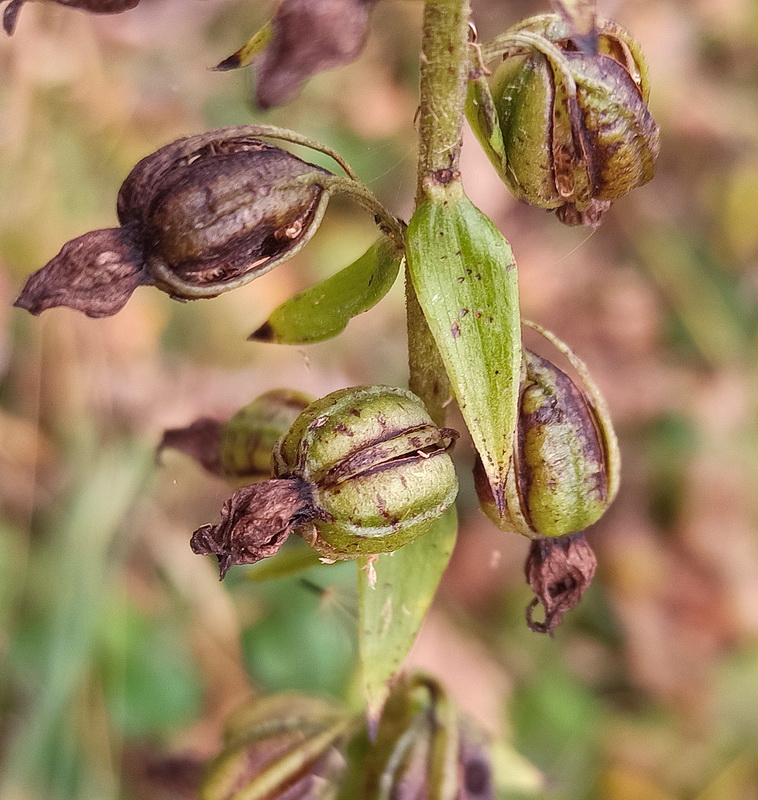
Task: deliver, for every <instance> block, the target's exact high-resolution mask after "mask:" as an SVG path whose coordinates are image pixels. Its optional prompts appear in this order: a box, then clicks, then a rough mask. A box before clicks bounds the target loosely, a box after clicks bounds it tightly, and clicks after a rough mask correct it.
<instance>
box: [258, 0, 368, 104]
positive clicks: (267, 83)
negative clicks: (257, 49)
mask: <svg viewBox="0 0 758 800" xmlns="http://www.w3.org/2000/svg"><path fill="white" fill-rule="evenodd" d="M375 1H376V0H283V2H282V4H281V5H280V6H279V8H278V10H277V12H276V16H275V17H274V19H273V20H272V27H273V35H272V38H271V42H270V44H269V45H268V47H267V48H266V49H265V51H264V52H263V54H262V55H261V57H260V60H259V62H258V66H257V71H258V86H257V91H256V99H257V101H258V105H260V106H261V108H270V107H271V106H277V105H281V104H282V103H286V102H287V101H289V100H291V99H292V98H293V97H294V96H295V95H296V94H297V92H298V91H299V89H300V87H301V85H302V84H303V82H304V81H305V80H307V79H308V78H309V77H310V76H311V75H315V74H316V73H318V72H324V71H325V70H327V69H332V68H333V67H338V66H340V65H342V64H349V63H350V62H351V61H353V60H354V59H355V58H357V56H358V54H359V53H360V51H361V50H362V49H363V45H364V43H365V41H366V36H367V33H368V20H369V14H370V11H371V8H372V6H373V5H374V3H375Z"/></svg>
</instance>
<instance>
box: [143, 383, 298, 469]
mask: <svg viewBox="0 0 758 800" xmlns="http://www.w3.org/2000/svg"><path fill="white" fill-rule="evenodd" d="M312 400H313V398H312V397H311V396H310V395H307V394H305V393H304V392H298V391H295V390H294V389H272V390H271V391H269V392H265V393H264V394H262V395H260V396H259V397H256V398H255V400H253V401H251V402H250V403H248V404H247V405H246V406H243V407H242V408H241V409H240V410H239V411H237V413H236V414H234V416H232V417H231V419H229V420H228V421H227V422H219V421H218V420H215V419H210V418H208V417H203V418H201V419H198V420H196V421H195V422H193V423H192V424H191V425H188V426H187V427H186V428H173V429H171V430H167V431H166V432H165V433H164V434H163V439H162V440H161V443H160V445H159V446H158V452H159V453H160V452H162V451H163V450H164V449H166V448H172V449H175V450H179V451H181V452H183V453H185V454H186V455H188V456H190V457H192V458H194V459H195V460H196V461H198V462H199V463H200V464H201V465H202V466H203V467H204V468H205V469H206V470H208V472H212V473H213V474H214V475H220V476H221V477H223V478H227V479H229V480H233V481H235V482H237V485H239V482H240V481H241V482H243V483H250V482H252V481H254V480H262V479H265V478H269V477H271V454H272V451H273V449H274V445H275V444H276V441H277V439H279V437H280V436H281V435H282V434H284V433H286V431H287V430H288V429H289V427H290V426H291V425H292V423H293V422H294V421H295V420H296V419H297V416H298V414H300V412H301V411H303V410H304V409H305V408H306V407H307V406H308V404H309V403H310V402H312Z"/></svg>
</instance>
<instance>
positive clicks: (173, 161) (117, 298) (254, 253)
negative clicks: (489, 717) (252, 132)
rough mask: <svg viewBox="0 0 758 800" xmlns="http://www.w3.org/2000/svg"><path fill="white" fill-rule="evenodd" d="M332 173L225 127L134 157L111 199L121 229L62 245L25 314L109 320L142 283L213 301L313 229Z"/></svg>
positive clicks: (28, 297) (27, 298)
mask: <svg viewBox="0 0 758 800" xmlns="http://www.w3.org/2000/svg"><path fill="white" fill-rule="evenodd" d="M330 176H331V173H330V172H328V171H327V170H324V169H322V168H320V167H317V166H315V165H313V164H309V163H308V162H306V161H302V160H301V159H299V158H297V157H296V156H294V155H292V154H291V153H289V152H287V151H286V150H282V149H281V148H279V147H275V146H274V145H271V144H267V143H266V142H263V141H261V140H260V139H256V138H254V137H252V136H249V135H244V134H243V133H240V130H239V129H236V128H229V129H225V130H219V131H213V132H211V133H207V134H201V135H198V136H191V137H188V138H187V139H180V140H178V141H176V142H174V143H172V144H170V145H167V146H166V147H163V148H161V149H160V150H158V151H156V152H155V153H153V154H152V155H150V156H148V157H147V158H144V159H143V160H142V161H140V162H139V163H138V164H137V165H136V166H135V167H134V169H133V170H132V171H131V173H130V174H129V176H128V177H127V179H126V180H125V181H124V184H123V186H122V187H121V190H120V192H119V196H118V216H119V220H120V222H121V227H120V228H111V229H108V230H103V231H93V232H91V233H87V234H84V235H83V236H80V237H79V238H78V239H75V240H73V241H72V242H69V243H68V244H66V245H65V246H64V247H63V249H62V250H61V252H60V253H59V254H58V255H57V256H56V257H55V258H53V259H52V260H51V261H50V262H49V263H48V264H47V265H46V266H44V267H43V268H42V269H40V270H39V271H38V272H36V273H34V274H33V275H32V276H31V277H30V278H29V280H28V281H27V283H26V286H25V287H24V289H23V291H22V292H21V295H20V296H19V298H18V300H16V303H15V304H16V305H17V306H20V307H21V308H25V309H27V310H28V311H30V312H31V313H32V314H39V313H40V312H42V311H44V310H45V309H47V308H51V307H54V306H60V305H64V306H68V307H70V308H74V309H77V310H79V311H83V312H84V313H85V314H87V315H88V316H93V317H100V316H108V315H111V314H115V313H116V312H117V311H119V310H120V309H121V308H122V307H123V306H124V304H125V303H126V301H127V300H128V299H129V297H130V295H131V293H132V292H133V291H134V289H135V288H136V287H137V286H139V285H141V284H155V285H157V286H158V287H159V288H160V289H163V290H164V291H166V292H168V293H169V294H171V296H172V297H174V298H176V299H183V300H190V299H194V298H199V297H215V296H216V295H218V294H220V293H222V292H225V291H228V290H229V289H233V288H236V287H238V286H242V285H244V284H245V283H248V282H249V281H251V280H253V279H254V278H257V277H258V276H260V275H262V274H264V273H265V272H268V271H269V270H270V269H272V268H273V267H275V266H276V265H277V264H279V263H281V262H282V261H284V260H286V259H287V258H290V257H291V256H292V255H294V254H295V253H296V252H297V251H298V250H299V249H300V248H301V247H302V246H303V245H304V244H305V243H306V242H307V241H308V240H309V239H310V238H311V236H312V235H313V234H314V233H315V231H316V229H317V227H318V224H319V222H320V220H321V216H322V215H323V212H324V210H325V207H326V202H327V201H328V192H326V191H324V184H325V181H326V180H327V179H328V178H329V177H330Z"/></svg>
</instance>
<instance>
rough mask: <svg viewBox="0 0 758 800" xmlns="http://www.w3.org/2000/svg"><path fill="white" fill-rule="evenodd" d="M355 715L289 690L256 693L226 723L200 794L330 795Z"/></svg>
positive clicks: (309, 799) (303, 798)
mask: <svg viewBox="0 0 758 800" xmlns="http://www.w3.org/2000/svg"><path fill="white" fill-rule="evenodd" d="M353 727H354V720H353V719H352V718H351V717H350V716H349V715H348V714H347V713H346V712H345V711H344V710H343V709H342V708H340V707H339V706H337V705H336V704H334V703H330V702H327V701H325V700H321V699H319V698H315V697H308V696H307V695H302V694H299V693H296V692H287V693H283V694H278V695H273V696H271V697H265V698H261V699H257V700H255V701H253V702H252V703H250V704H248V705H247V706H244V707H243V708H241V709H240V710H239V711H238V712H237V713H236V714H235V715H234V716H232V718H231V719H230V720H229V722H228V724H227V729H226V731H225V734H224V748H223V749H222V751H221V752H220V753H219V754H218V755H217V756H216V757H215V758H214V759H213V760H212V761H211V762H210V763H209V764H208V766H207V768H206V771H205V776H204V778H203V781H202V785H201V788H200V798H201V800H234V799H235V798H243V797H244V798H246V800H317V798H318V799H319V800H327V799H328V798H332V797H334V795H335V794H336V789H337V786H338V784H339V780H340V778H341V776H342V773H343V772H344V769H345V767H346V761H345V758H344V756H343V755H342V753H341V749H342V747H343V745H344V744H345V742H346V739H347V738H348V736H349V735H350V732H351V729H352V728H353Z"/></svg>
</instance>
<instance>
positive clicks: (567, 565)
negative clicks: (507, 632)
mask: <svg viewBox="0 0 758 800" xmlns="http://www.w3.org/2000/svg"><path fill="white" fill-rule="evenodd" d="M596 567H597V559H596V558H595V554H594V553H593V552H592V549H591V548H590V546H589V545H588V544H587V540H586V539H585V538H584V534H582V533H575V534H572V535H571V536H558V537H556V538H554V539H535V540H534V541H533V542H532V545H531V548H530V550H529V555H528V557H527V559H526V565H525V570H524V571H525V573H526V579H527V581H528V583H529V585H530V586H531V587H532V590H533V591H534V593H535V595H537V596H536V597H535V598H534V599H533V600H532V602H531V603H530V604H529V605H528V606H527V609H526V621H527V624H528V625H529V627H530V628H531V630H533V631H535V632H537V633H550V634H552V632H553V630H554V629H555V628H556V627H557V626H558V625H560V624H561V621H562V620H563V615H564V614H565V613H566V612H567V611H571V609H572V608H574V607H575V606H576V605H577V603H578V602H579V601H580V600H581V598H582V595H583V594H584V592H585V591H586V590H587V587H588V586H589V585H590V583H591V582H592V577H593V576H594V574H595V568H596ZM538 603H542V605H543V606H544V608H545V620H544V622H537V621H535V620H534V619H532V611H533V610H534V608H535V606H536V605H537V604H538Z"/></svg>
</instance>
